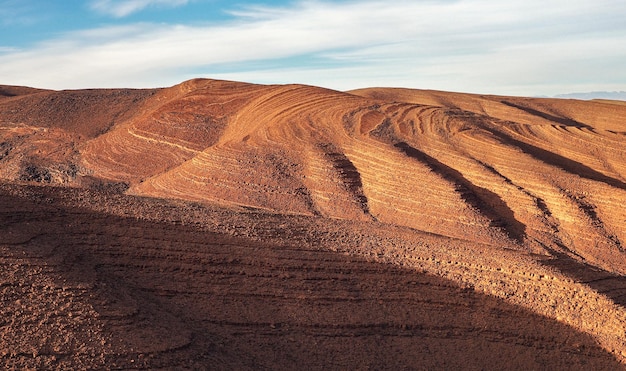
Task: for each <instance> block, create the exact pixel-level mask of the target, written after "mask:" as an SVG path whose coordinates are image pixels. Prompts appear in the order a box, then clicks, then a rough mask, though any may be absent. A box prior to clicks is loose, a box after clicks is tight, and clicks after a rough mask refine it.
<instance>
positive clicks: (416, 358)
mask: <svg viewBox="0 0 626 371" xmlns="http://www.w3.org/2000/svg"><path fill="white" fill-rule="evenodd" d="M60 192H63V191H62V190H61V189H51V188H29V189H28V190H27V192H26V193H27V195H28V198H22V197H16V196H15V194H20V193H24V191H23V190H21V189H19V188H17V189H16V188H12V189H11V192H6V191H5V192H3V194H2V195H1V196H0V205H1V206H2V213H0V221H1V224H0V225H2V232H3V242H2V244H0V251H1V253H2V257H1V258H0V264H1V265H0V266H1V267H2V270H1V272H0V274H1V280H2V291H1V292H2V295H1V296H0V298H1V300H2V312H3V313H2V318H3V324H2V327H1V330H0V331H1V332H0V342H1V348H2V353H1V357H0V362H2V364H3V365H4V366H5V367H15V368H19V369H22V368H100V367H105V368H128V369H134V368H146V367H148V368H168V369H169V368H179V367H180V368H195V369H206V368H210V369H233V368H237V369H242V368H244V369H245V368H254V369H258V368H291V369H293V368H298V367H300V366H302V365H307V368H311V369H328V368H376V369H381V368H383V369H398V368H418V369H432V368H471V369H484V368H501V367H505V368H518V369H521V368H523V369H537V368H546V369H547V368H550V369H554V368H561V369H562V368H568V369H581V370H582V369H616V368H619V367H620V366H619V363H618V362H617V360H616V359H615V358H614V357H612V356H611V355H610V354H608V353H606V352H605V351H604V350H602V349H601V348H600V347H599V346H598V344H597V343H596V341H594V339H593V338H592V337H590V336H589V335H586V334H583V333H580V332H578V331H575V330H574V329H572V328H570V327H569V326H566V325H564V324H561V323H559V322H557V321H554V320H551V319H548V318H545V317H542V316H539V315H537V314H534V313H532V312H531V311H528V310H526V309H523V308H520V307H519V306H515V305H511V304H508V303H506V302H504V301H503V300H499V299H496V298H493V297H490V296H487V295H483V294H479V293H476V292H475V291H474V290H472V289H470V288H467V287H465V288H462V287H460V286H459V284H457V283H454V282H451V281H450V280H447V279H444V278H441V277H437V276H434V275H431V274H426V273H422V272H420V271H416V270H413V269H405V268H400V267H398V266H396V265H393V264H388V263H382V262H375V261H371V259H369V260H368V259H364V258H360V257H358V256H351V255H346V254H343V253H338V252H333V251H329V250H326V249H320V248H318V247H315V246H311V245H308V244H297V245H292V244H289V243H288V242H285V243H281V244H276V243H264V242H261V241H258V240H256V239H251V238H244V237H233V236H230V235H228V234H224V233H216V232H211V231H208V230H207V228H202V227H200V226H195V227H194V226H190V225H183V223H181V222H179V223H172V222H161V223H158V222H153V221H148V220H141V219H137V218H134V217H121V216H116V215H111V214H106V213H99V212H96V211H94V210H90V209H84V208H77V207H68V206H67V205H64V202H63V201H62V198H63V197H66V196H61V197H60V195H59V193H60ZM7 193H10V194H13V195H8V194H7ZM59 199H61V201H60V200H59ZM83 199H86V201H88V202H90V203H91V202H97V200H94V199H93V198H92V197H91V196H89V195H83ZM146 203H147V204H148V207H150V205H149V202H146ZM144 207H145V206H144ZM155 208H156V209H157V210H158V206H157V207H155ZM222 213H224V214H229V213H230V214H233V215H231V216H230V217H224V218H223V219H224V220H228V219H231V220H239V221H245V220H246V219H252V216H251V215H246V214H243V215H242V214H239V215H237V213H235V212H233V211H228V212H222ZM248 222H250V221H248ZM286 222H288V221H286ZM290 224H293V226H294V227H298V224H299V223H290ZM346 235H349V232H348V233H346Z"/></svg>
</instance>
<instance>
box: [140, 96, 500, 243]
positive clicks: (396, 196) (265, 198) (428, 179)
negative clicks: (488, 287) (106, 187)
mask: <svg viewBox="0 0 626 371" xmlns="http://www.w3.org/2000/svg"><path fill="white" fill-rule="evenodd" d="M217 94H219V91H217V92H213V93H212V94H211V95H210V96H209V95H207V96H206V98H207V99H211V100H215V99H221V98H220V97H219V96H216V95H217ZM386 120H387V113H385V112H384V111H382V110H381V109H380V107H379V105H377V104H375V103H373V102H372V101H370V100H368V99H363V98H359V97H355V96H353V95H349V94H345V93H340V92H335V91H330V90H325V89H321V88H314V87H308V86H299V85H287V86H272V87H266V88H265V89H263V90H261V91H259V92H258V95H257V96H256V97H255V99H253V100H250V101H249V102H248V103H247V104H245V105H244V106H242V107H241V109H240V110H239V111H238V112H237V113H236V114H234V115H232V116H231V117H230V119H229V120H228V123H227V124H226V127H225V128H224V129H223V133H222V135H221V137H220V139H219V140H218V141H217V142H216V143H215V144H212V145H209V146H207V148H205V149H204V150H203V151H202V152H200V153H198V154H197V155H195V156H193V157H192V158H190V159H189V160H188V161H186V162H184V163H182V164H181V165H180V166H178V167H174V168H172V169H170V170H169V171H167V172H165V173H163V174H159V175H157V176H155V177H153V178H150V179H147V180H145V181H144V182H142V183H140V184H137V185H135V186H133V187H132V188H131V190H130V191H131V192H132V193H135V194H142V195H150V196H159V197H180V198H185V199H192V200H208V201H214V202H218V203H223V204H235V205H240V206H247V207H255V208H264V209H271V210H274V211H277V212H283V213H285V212H286V213H302V214H311V215H322V216H327V217H335V218H350V219H360V220H379V221H382V222H387V223H393V224H399V225H405V226H410V227H413V228H416V229H420V230H425V231H429V232H435V233H439V234H444V235H448V236H452V237H459V238H465V239H480V240H486V241H490V242H494V241H495V239H502V238H504V234H503V233H501V232H500V231H499V229H497V228H495V229H494V228H490V226H492V225H493V221H492V220H491V219H490V218H489V216H485V215H483V213H481V212H480V210H479V209H477V208H475V207H474V206H473V205H471V204H468V203H467V202H466V200H465V199H464V194H463V191H462V190H460V189H459V188H458V185H457V184H456V183H455V182H454V181H452V180H450V179H448V178H446V177H445V176H443V175H441V174H439V173H437V172H436V171H433V169H432V167H430V166H429V164H428V163H426V162H424V161H422V160H420V159H416V158H412V157H410V156H407V155H406V153H405V152H404V151H403V149H402V148H398V147H396V146H394V145H390V144H389V143H387V142H386V141H383V140H380V139H379V138H376V137H375V136H374V135H371V134H370V132H369V130H370V129H371V128H375V127H377V126H378V125H381V124H382V123H384V122H385V121H386ZM208 144H210V143H208Z"/></svg>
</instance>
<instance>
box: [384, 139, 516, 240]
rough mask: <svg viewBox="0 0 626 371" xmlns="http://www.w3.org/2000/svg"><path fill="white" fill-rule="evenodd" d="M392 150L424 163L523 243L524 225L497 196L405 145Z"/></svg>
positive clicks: (402, 143) (432, 158) (397, 145)
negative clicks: (400, 151) (397, 150)
mask: <svg viewBox="0 0 626 371" xmlns="http://www.w3.org/2000/svg"><path fill="white" fill-rule="evenodd" d="M395 147H396V148H398V149H400V150H402V152H404V153H405V154H406V155H407V156H409V157H411V158H413V159H415V160H418V161H420V162H422V163H424V164H426V165H427V166H428V167H429V168H430V169H431V170H432V171H434V172H436V173H437V174H439V175H441V176H442V177H443V178H444V179H446V180H448V181H450V182H452V183H453V184H455V185H456V187H457V191H458V192H459V194H460V195H461V197H462V198H463V200H464V201H465V202H467V203H468V204H469V205H471V206H472V207H474V208H475V209H477V210H479V211H480V212H481V213H482V214H483V215H485V216H486V217H487V218H489V219H490V220H492V222H493V226H494V227H500V228H502V229H503V230H504V231H505V232H506V233H507V234H508V235H509V237H510V238H512V239H514V240H516V241H518V242H520V243H521V242H523V240H524V237H525V235H526V226H525V225H524V223H522V222H520V221H518V220H517V219H515V215H514V213H513V210H511V208H509V206H508V205H507V204H506V202H504V201H503V200H502V198H500V196H498V195H497V194H496V193H493V192H491V191H490V190H488V189H486V188H482V187H479V186H477V185H475V184H474V183H472V182H471V181H469V180H468V179H467V178H465V177H464V176H463V174H462V173H461V172H459V171H458V170H456V169H454V168H452V167H450V166H448V165H446V164H444V163H442V162H441V161H439V160H437V159H436V158H434V157H432V156H429V155H427V154H426V153H424V152H422V151H420V150H418V149H415V148H413V147H411V146H410V145H408V144H407V143H405V142H400V143H396V144H395Z"/></svg>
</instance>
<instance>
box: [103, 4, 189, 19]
mask: <svg viewBox="0 0 626 371" xmlns="http://www.w3.org/2000/svg"><path fill="white" fill-rule="evenodd" d="M188 2H189V0H93V1H92V3H91V8H92V9H93V10H96V11H98V12H100V13H104V14H108V15H112V16H114V17H117V18H122V17H126V16H128V15H130V14H132V13H135V12H138V11H140V10H142V9H145V8H146V7H148V6H154V5H157V6H169V7H176V6H181V5H185V4H187V3H188Z"/></svg>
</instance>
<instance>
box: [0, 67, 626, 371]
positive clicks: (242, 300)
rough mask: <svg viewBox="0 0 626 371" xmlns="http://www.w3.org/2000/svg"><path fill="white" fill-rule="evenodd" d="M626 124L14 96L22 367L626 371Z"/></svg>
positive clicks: (226, 102) (12, 222)
mask: <svg viewBox="0 0 626 371" xmlns="http://www.w3.org/2000/svg"><path fill="white" fill-rule="evenodd" d="M625 144H626V103H624V102H621V101H610V100H592V101H581V100H570V99H547V98H522V97H504V96H491V95H476V94H464V93H450V92H441V91H429V90H414V89H398V88H368V89H360V90H353V91H348V92H339V91H333V90H328V89H323V88H319V87H312V86H305V85H255V84H248V83H241V82H230V81H220V80H209V79H195V80H190V81H186V82H183V83H181V84H179V85H175V86H173V87H169V88H159V89H89V90H64V91H52V90H43V89H34V88H27V87H16V86H0V252H1V253H0V301H1V304H0V310H1V311H2V313H1V316H0V365H1V366H2V367H4V368H8V369H303V368H304V369H461V368H462V369H568V370H617V369H626V277H625V276H624V275H625V274H626V251H625V250H624V249H625V248H626V208H625V207H624V205H625V204H626V145H625Z"/></svg>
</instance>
